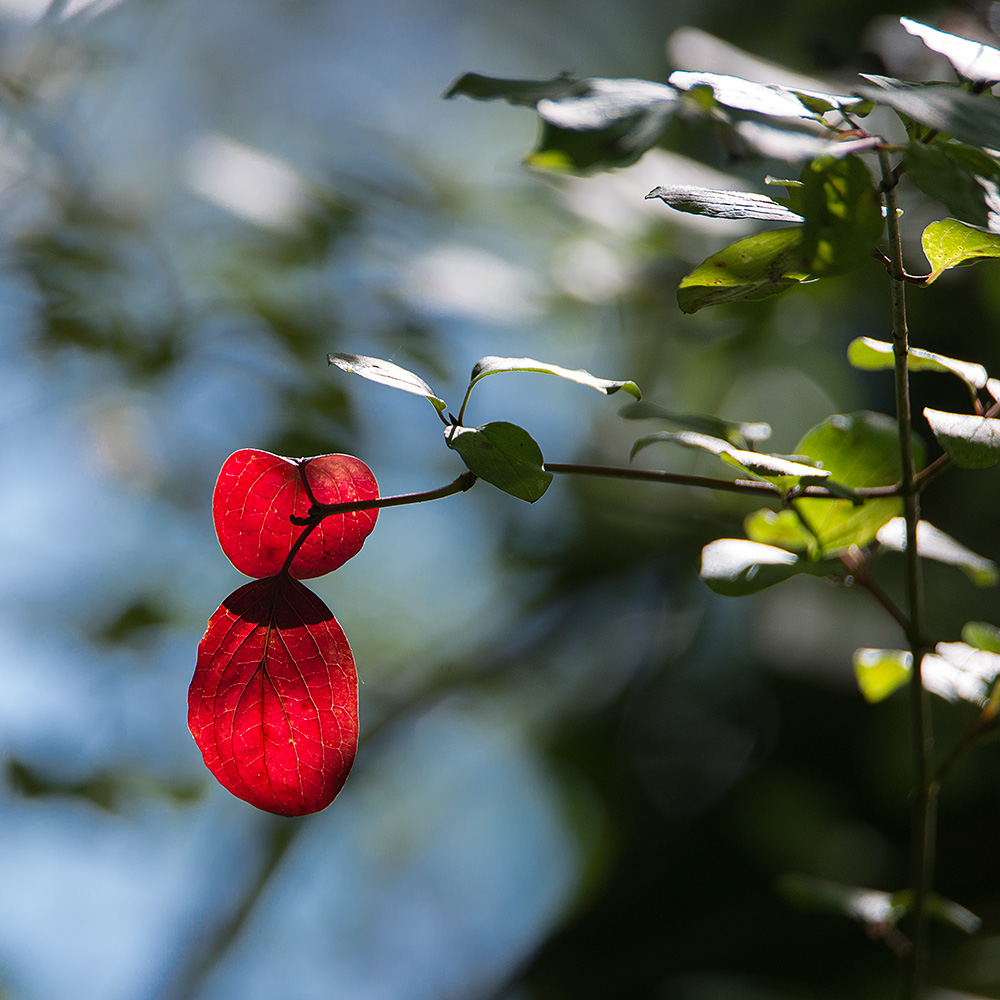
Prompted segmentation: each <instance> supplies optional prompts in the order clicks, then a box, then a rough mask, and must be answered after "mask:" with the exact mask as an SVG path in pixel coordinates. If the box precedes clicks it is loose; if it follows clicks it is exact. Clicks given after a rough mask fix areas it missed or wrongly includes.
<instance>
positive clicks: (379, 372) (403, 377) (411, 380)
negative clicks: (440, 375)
mask: <svg viewBox="0 0 1000 1000" xmlns="http://www.w3.org/2000/svg"><path fill="white" fill-rule="evenodd" d="M326 360H327V363H328V364H331V365H336V366H337V367H338V368H341V369H343V370H344V371H345V372H353V373H354V374H355V375H360V376H361V377H362V378H366V379H369V380H370V381H372V382H380V383H381V384H382V385H388V386H391V387H392V388H393V389H402V390H403V392H412V393H413V394H414V395H416V396H423V397H424V398H426V399H429V400H430V401H431V403H432V404H433V406H434V409H436V410H437V411H438V412H442V413H443V412H444V410H445V409H447V406H448V404H447V403H445V401H444V400H443V399H438V397H437V396H435V395H434V390H433V389H431V387H430V386H429V385H428V384H427V383H426V382H425V381H424V380H423V379H422V378H421V377H420V376H419V375H414V374H413V372H409V371H407V370H406V369H405V368H400V366H399V365H396V364H393V363H392V362H391V361H382V360H381V359H380V358H369V357H366V356H365V355H363V354H328V355H327V356H326Z"/></svg>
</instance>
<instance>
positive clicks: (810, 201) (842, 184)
mask: <svg viewBox="0 0 1000 1000" xmlns="http://www.w3.org/2000/svg"><path fill="white" fill-rule="evenodd" d="M801 179H802V184H803V187H802V192H801V199H802V200H801V205H802V207H801V209H800V211H801V212H802V214H803V215H804V216H805V226H804V227H803V234H802V252H803V255H804V258H805V261H806V268H807V269H808V271H809V272H810V273H811V274H812V275H813V276H814V277H822V276H826V275H831V274H841V273H843V272H845V271H850V270H853V269H854V268H855V267H858V266H859V265H860V264H862V263H866V262H868V261H870V260H871V252H872V249H873V247H874V246H875V244H876V243H877V242H878V240H879V237H880V236H881V235H882V226H883V222H882V204H881V201H880V199H879V196H878V193H877V191H876V190H875V185H874V184H873V182H872V177H871V174H870V173H869V172H868V168H867V167H866V166H865V164H864V162H863V161H862V160H861V159H860V158H859V157H857V156H845V157H841V158H836V157H832V156H822V157H819V158H818V159H815V160H813V161H811V162H810V163H808V164H806V166H805V168H804V169H803V171H802V178H801Z"/></svg>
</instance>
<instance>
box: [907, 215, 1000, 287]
mask: <svg viewBox="0 0 1000 1000" xmlns="http://www.w3.org/2000/svg"><path fill="white" fill-rule="evenodd" d="M920 243H921V245H922V246H923V248H924V256H925V257H926V258H927V261H928V263H929V264H930V265H931V274H930V276H929V277H928V278H927V284H928V285H929V284H930V283H931V282H932V281H936V280H937V279H938V278H939V277H940V276H941V275H942V274H943V273H944V272H945V271H947V270H948V269H949V268H951V267H956V266H957V265H958V264H964V263H971V262H973V261H976V260H982V259H983V258H986V257H1000V235H998V234H997V233H991V232H989V231H987V230H985V229H977V228H976V227H975V226H969V225H966V224H965V223H964V222H959V221H958V219H942V220H941V221H940V222H932V223H931V224H930V225H929V226H928V227H927V228H926V229H925V230H924V234H923V236H922V237H921V238H920Z"/></svg>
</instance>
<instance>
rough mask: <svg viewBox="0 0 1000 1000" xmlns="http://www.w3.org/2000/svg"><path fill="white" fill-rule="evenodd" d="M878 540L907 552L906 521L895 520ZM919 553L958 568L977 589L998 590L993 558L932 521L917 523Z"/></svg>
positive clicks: (999, 578)
mask: <svg viewBox="0 0 1000 1000" xmlns="http://www.w3.org/2000/svg"><path fill="white" fill-rule="evenodd" d="M877 537H878V542H879V544H880V545H882V546H884V547H885V548H887V549H893V550H894V551H896V552H905V551H906V523H905V521H904V520H903V518H901V517H894V518H893V519H892V520H891V521H888V522H887V523H886V524H883V525H882V527H881V528H879V530H878V536H877ZM917 552H919V553H920V555H921V557H922V558H924V559H933V560H934V561H935V562H940V563H946V564H947V565H949V566H955V567H957V568H958V569H960V570H962V572H963V573H965V575H966V576H968V578H969V579H970V580H971V581H972V582H973V583H974V584H975V585H976V586H977V587H995V586H996V585H997V583H998V582H1000V569H998V568H997V564H996V563H995V562H994V561H993V560H992V559H986V558H985V557H984V556H981V555H978V554H977V553H975V552H973V551H972V550H971V549H967V548H966V547H965V546H964V545H962V544H961V543H960V542H957V541H956V540H955V539H954V538H952V537H951V535H947V534H945V532H943V531H941V529H940V528H935V527H934V525H933V524H931V523H930V522H929V521H919V522H918V523H917Z"/></svg>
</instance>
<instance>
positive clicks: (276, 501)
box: [212, 448, 378, 580]
mask: <svg viewBox="0 0 1000 1000" xmlns="http://www.w3.org/2000/svg"><path fill="white" fill-rule="evenodd" d="M307 483H308V486H309V490H308V491H307V489H306V484H307ZM309 491H311V492H312V499H310V496H309ZM377 498H378V483H376V482H375V477H374V476H373V475H372V472H371V469H369V468H368V466H367V465H365V463H364V462H362V461H361V460H360V459H357V458H354V457H353V456H352V455H321V456H319V457H318V458H299V459H295V458H282V457H281V456H279V455H272V454H271V453H270V452H266V451H257V450H255V449H252V448H244V449H242V450H241V451H237V452H234V453H233V454H232V455H230V456H229V458H227V459H226V461H225V463H224V464H223V466H222V470H221V471H220V473H219V478H218V480H217V482H216V484H215V493H214V495H213V497H212V514H213V517H214V520H215V531H216V534H217V535H218V537H219V543H220V545H221V546H222V551H223V552H225V554H226V556H228V558H229V560H230V562H232V564H233V565H234V566H235V567H236V568H237V569H238V570H239V571H240V572H241V573H245V574H246V575H247V576H254V577H266V576H273V575H274V574H275V573H278V572H279V571H280V570H281V568H282V566H283V565H284V562H285V559H286V558H287V556H288V554H289V552H290V551H291V548H292V544H293V543H294V542H295V540H296V539H297V538H298V537H299V535H300V534H301V533H302V532H303V531H304V530H305V529H304V528H302V527H301V526H299V525H295V524H293V523H292V522H291V520H290V518H291V517H292V516H293V515H294V516H296V517H305V516H306V515H308V513H309V508H310V506H311V505H312V500H315V501H316V502H317V503H352V502H355V501H361V500H375V499H377ZM377 518H378V510H360V511H353V512H351V513H346V514H331V515H330V516H329V517H327V518H325V519H324V520H323V521H322V522H321V523H320V524H319V525H317V526H316V527H315V528H314V529H313V530H312V531H311V532H310V534H309V537H308V538H307V539H306V541H305V543H304V544H303V545H302V548H301V549H300V550H299V551H298V553H297V554H296V556H295V559H294V560H293V561H292V565H291V568H290V572H291V575H292V576H294V577H296V578H297V579H301V580H305V579H308V578H310V577H315V576H322V575H323V574H324V573H330V572H332V571H333V570H335V569H337V568H338V567H339V566H342V565H343V564H344V563H345V562H346V561H347V560H348V559H350V558H351V557H352V556H354V555H357V553H358V552H359V551H360V550H361V546H362V545H364V542H365V539H366V538H367V537H368V535H369V534H371V531H372V529H373V528H374V527H375V521H376V520H377Z"/></svg>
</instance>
